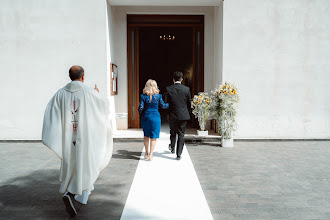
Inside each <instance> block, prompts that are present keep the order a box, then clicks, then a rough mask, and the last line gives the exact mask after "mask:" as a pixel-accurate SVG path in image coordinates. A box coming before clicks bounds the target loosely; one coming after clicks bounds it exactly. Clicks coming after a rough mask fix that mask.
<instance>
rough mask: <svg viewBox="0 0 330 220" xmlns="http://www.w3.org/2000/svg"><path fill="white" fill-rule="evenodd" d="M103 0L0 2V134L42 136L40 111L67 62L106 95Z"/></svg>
mask: <svg viewBox="0 0 330 220" xmlns="http://www.w3.org/2000/svg"><path fill="white" fill-rule="evenodd" d="M105 13H106V1H104V0H85V1H84V2H83V4H82V2H81V1H79V0H71V1H65V0H59V1H39V0H29V1H22V0H4V1H1V2H0V51H1V53H0V78H1V81H0V84H1V85H0V100H1V108H0V140H8V139H9V140H11V139H23V140H27V139H38V140H40V139H41V128H42V121H43V114H44V110H45V108H46V105H47V103H48V101H49V100H50V99H51V97H52V96H53V95H54V93H55V92H56V91H57V90H58V89H59V88H61V87H63V86H65V85H66V83H68V82H70V79H69V76H68V70H69V68H70V67H71V66H72V65H75V64H77V65H81V66H82V67H84V69H85V76H86V84H88V85H91V86H94V84H97V85H98V87H99V88H100V92H101V94H102V96H104V97H106V91H107V80H106V71H107V69H106V62H107V58H106V47H105V45H106V28H105V27H106V19H105V18H106V14H105Z"/></svg>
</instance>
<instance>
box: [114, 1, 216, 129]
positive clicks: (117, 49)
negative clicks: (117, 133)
mask: <svg viewBox="0 0 330 220" xmlns="http://www.w3.org/2000/svg"><path fill="white" fill-rule="evenodd" d="M112 8H113V13H114V19H115V21H114V24H115V39H116V44H115V46H114V53H115V54H116V55H115V59H114V60H116V63H117V64H118V70H119V77H120V78H119V79H118V80H119V85H118V88H119V91H118V95H117V96H115V104H116V112H117V113H122V112H126V113H127V111H128V106H127V105H128V94H127V90H128V89H127V20H126V19H127V14H195V15H197V14H203V15H205V26H204V28H205V46H204V56H205V57H204V60H205V63H204V73H205V79H204V88H205V91H208V92H210V91H211V89H213V88H214V9H213V7H189V6H187V7H170V6H162V7H158V6H155V7H152V6H145V7H141V6H112ZM127 125H128V123H127V118H126V119H117V128H118V129H127Z"/></svg>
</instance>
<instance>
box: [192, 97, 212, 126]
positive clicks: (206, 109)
mask: <svg viewBox="0 0 330 220" xmlns="http://www.w3.org/2000/svg"><path fill="white" fill-rule="evenodd" d="M210 107H211V100H210V97H209V96H208V94H207V93H206V92H200V93H198V95H194V98H193V100H192V102H191V108H192V109H193V110H192V113H193V114H194V115H195V118H198V122H199V126H200V128H201V130H202V131H205V124H206V121H207V120H208V118H209V116H210Z"/></svg>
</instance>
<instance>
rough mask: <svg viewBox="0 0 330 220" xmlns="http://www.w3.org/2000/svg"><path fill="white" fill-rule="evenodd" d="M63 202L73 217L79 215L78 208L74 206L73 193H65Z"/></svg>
mask: <svg viewBox="0 0 330 220" xmlns="http://www.w3.org/2000/svg"><path fill="white" fill-rule="evenodd" d="M63 202H64V204H65V207H66V211H67V213H69V214H70V215H71V216H72V217H73V216H75V215H77V210H76V208H75V207H74V204H73V203H74V195H73V194H72V193H69V192H68V193H65V194H64V196H63Z"/></svg>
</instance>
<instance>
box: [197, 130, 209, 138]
mask: <svg viewBox="0 0 330 220" xmlns="http://www.w3.org/2000/svg"><path fill="white" fill-rule="evenodd" d="M197 135H198V136H202V137H205V136H207V135H209V131H200V130H197Z"/></svg>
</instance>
